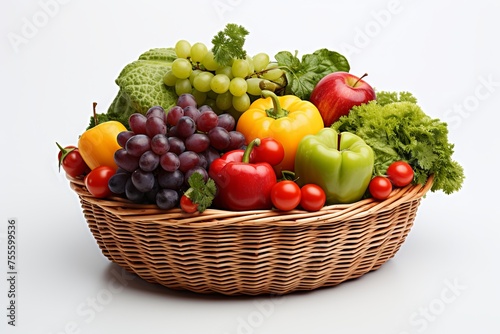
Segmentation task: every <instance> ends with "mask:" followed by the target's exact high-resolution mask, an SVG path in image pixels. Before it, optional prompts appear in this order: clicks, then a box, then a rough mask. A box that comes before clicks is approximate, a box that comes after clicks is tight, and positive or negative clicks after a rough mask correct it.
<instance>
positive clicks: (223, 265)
mask: <svg viewBox="0 0 500 334" xmlns="http://www.w3.org/2000/svg"><path fill="white" fill-rule="evenodd" d="M431 185H432V177H431V178H429V180H428V182H427V183H426V184H425V185H422V186H420V185H416V186H407V187H405V188H402V189H396V190H394V191H393V193H392V194H391V197H390V198H389V199H387V200H385V201H383V202H377V201H374V200H372V199H365V200H362V201H359V202H356V203H353V204H349V205H331V206H326V207H324V208H323V209H322V210H320V211H317V212H306V211H300V210H297V211H291V212H278V211H274V210H257V211H247V212H233V211H224V210H216V209H208V210H206V211H205V212H204V213H202V214H194V215H192V214H185V213H183V212H182V211H181V210H180V209H174V210H169V211H162V210H160V209H158V208H157V207H156V206H154V205H139V204H133V203H130V202H129V201H127V200H124V199H121V198H111V199H97V198H94V197H92V196H91V195H90V193H89V192H88V191H87V190H86V188H85V186H84V185H83V182H82V180H79V179H70V186H71V188H72V189H73V190H74V191H75V192H76V193H77V194H78V196H79V198H80V202H81V205H82V209H83V213H84V216H85V219H86V220H87V223H88V225H89V228H90V231H91V232H92V234H93V236H94V238H95V239H96V241H97V243H98V245H99V247H100V249H101V251H102V253H103V254H104V255H105V256H106V257H107V258H108V259H109V260H110V261H112V262H115V263H117V264H118V265H120V266H121V267H123V268H124V269H126V270H128V271H130V272H133V273H135V274H137V275H138V276H139V277H141V278H142V279H144V280H146V281H148V282H153V283H159V284H162V285H164V286H166V287H169V288H172V289H184V290H190V291H194V292H198V293H213V292H216V293H222V294H226V295H238V294H247V295H257V294H263V293H269V294H286V293H290V292H293V291H299V290H312V289H317V288H320V287H326V286H334V285H337V284H339V283H342V282H344V281H346V280H349V279H353V278H357V277H360V276H362V275H364V274H366V273H368V272H370V271H372V270H376V269H378V268H379V267H380V266H381V265H382V264H384V263H385V262H386V261H387V260H389V259H390V258H392V257H393V256H394V254H395V253H396V252H397V251H398V250H399V248H400V246H401V244H402V243H403V242H404V240H405V238H406V236H407V235H408V233H409V231H410V229H411V227H412V225H413V221H414V219H415V216H416V213H417V209H418V206H419V204H420V201H421V199H422V197H423V196H424V195H425V193H426V192H427V191H428V190H429V189H430V187H431Z"/></svg>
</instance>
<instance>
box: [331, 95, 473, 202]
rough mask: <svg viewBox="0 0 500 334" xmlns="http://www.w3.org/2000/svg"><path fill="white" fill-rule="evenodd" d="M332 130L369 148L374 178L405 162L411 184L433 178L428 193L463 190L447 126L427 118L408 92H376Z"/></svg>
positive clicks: (461, 174) (461, 178) (340, 120)
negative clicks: (411, 175)
mask: <svg viewBox="0 0 500 334" xmlns="http://www.w3.org/2000/svg"><path fill="white" fill-rule="evenodd" d="M332 127H333V128H334V129H336V130H337V131H349V132H353V133H355V134H357V135H358V136H360V137H361V138H363V139H364V140H365V142H366V143H367V144H368V145H370V146H371V147H372V149H373V151H374V153H375V165H374V175H384V174H385V173H386V171H387V168H388V167H389V165H390V164H391V163H392V162H393V161H397V160H404V161H406V162H408V163H409V164H410V165H411V166H412V168H413V170H414V172H415V176H414V182H416V183H419V184H424V183H425V182H426V181H427V179H428V177H429V176H430V175H432V174H433V175H434V183H433V185H432V188H431V191H438V190H442V191H443V192H444V193H446V194H450V193H453V192H456V191H458V190H460V188H461V187H462V184H463V181H464V179H465V175H464V170H463V167H462V166H461V165H460V164H459V163H458V162H456V161H455V160H453V159H452V155H453V152H454V145H453V144H452V143H450V142H449V141H448V126H447V124H446V123H444V122H442V121H440V120H439V119H433V118H431V117H429V116H428V115H426V114H425V113H424V112H423V111H422V109H421V108H420V107H419V106H418V105H417V100H416V99H415V97H414V96H413V95H412V94H411V93H408V92H401V93H399V94H398V93H394V92H378V93H377V99H376V100H375V101H371V102H369V103H367V104H363V105H361V106H357V107H354V108H353V109H352V110H351V111H350V112H349V114H348V115H347V116H343V117H341V118H340V119H339V120H338V121H337V122H335V123H334V124H332Z"/></svg>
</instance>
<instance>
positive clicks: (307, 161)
mask: <svg viewBox="0 0 500 334" xmlns="http://www.w3.org/2000/svg"><path fill="white" fill-rule="evenodd" d="M373 163H374V156H373V150H372V148H371V147H370V146H368V145H367V144H366V143H365V142H364V140H363V139H361V138H360V137H358V136H357V135H355V134H353V133H350V132H341V133H338V132H337V131H335V130H334V129H332V128H324V129H322V130H320V131H319V132H318V133H317V134H316V135H307V136H305V137H304V138H303V139H302V140H301V141H300V143H299V146H298V148H297V153H296V156H295V178H296V180H297V183H298V184H299V185H300V186H303V185H305V184H308V183H314V184H317V185H318V186H320V187H321V188H323V190H324V191H325V194H326V203H327V204H337V203H352V202H356V201H358V200H360V199H361V198H362V197H363V195H364V193H365V191H366V189H367V187H368V184H369V183H370V180H371V177H372V173H373Z"/></svg>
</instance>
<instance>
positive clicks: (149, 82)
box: [88, 48, 177, 128]
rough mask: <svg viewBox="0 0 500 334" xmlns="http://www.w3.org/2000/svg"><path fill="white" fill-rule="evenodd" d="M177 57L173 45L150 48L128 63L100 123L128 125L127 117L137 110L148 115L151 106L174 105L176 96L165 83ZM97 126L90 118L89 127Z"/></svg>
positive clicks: (119, 77)
mask: <svg viewBox="0 0 500 334" xmlns="http://www.w3.org/2000/svg"><path fill="white" fill-rule="evenodd" d="M175 59H176V55H175V51H174V49H173V48H157V49H151V50H149V51H147V52H145V53H143V54H142V55H140V56H139V59H138V60H136V61H134V62H132V63H130V64H128V65H126V66H125V67H124V68H123V70H122V71H121V72H120V75H119V76H118V78H117V79H116V81H115V82H116V84H117V85H118V86H119V87H120V90H119V91H118V94H117V96H116V97H115V99H114V100H113V102H112V103H111V105H110V106H109V108H108V111H107V113H106V114H99V115H98V116H97V117H98V120H99V122H100V123H102V122H104V121H107V120H116V121H119V122H121V123H122V124H123V125H125V126H126V127H127V128H128V118H129V116H130V115H131V114H132V113H134V112H140V113H142V114H145V113H146V111H147V110H148V109H149V108H151V107H152V106H162V107H163V108H165V109H167V108H170V107H171V106H173V105H175V103H176V101H177V95H176V94H175V90H174V88H172V87H167V86H165V85H164V83H163V77H164V75H165V73H166V72H167V71H168V70H169V69H170V68H171V65H172V62H173V61H174V60H175ZM93 126H94V120H93V118H91V120H90V124H89V127H88V128H91V127H93Z"/></svg>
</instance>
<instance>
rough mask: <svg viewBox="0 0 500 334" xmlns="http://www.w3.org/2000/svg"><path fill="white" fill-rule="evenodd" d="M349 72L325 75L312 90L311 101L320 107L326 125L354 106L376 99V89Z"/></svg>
mask: <svg viewBox="0 0 500 334" xmlns="http://www.w3.org/2000/svg"><path fill="white" fill-rule="evenodd" d="M366 75H367V74H365V75H363V76H362V77H361V78H358V77H356V76H355V75H352V74H350V73H347V72H333V73H330V74H328V75H326V76H325V77H323V78H322V79H321V80H320V81H319V82H318V83H317V84H316V87H314V89H313V91H312V92H311V97H310V99H309V100H310V101H311V102H312V103H313V104H314V105H315V106H316V108H318V110H319V113H320V114H321V117H323V121H324V123H325V126H330V125H332V123H334V122H335V121H337V120H338V119H339V118H340V117H341V116H344V115H347V114H348V113H349V111H350V110H351V108H352V107H354V106H358V105H360V104H363V103H368V102H369V101H371V100H375V91H374V90H373V88H372V87H371V86H370V85H369V84H367V83H366V82H365V81H363V78H364V77H365V76H366Z"/></svg>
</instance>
